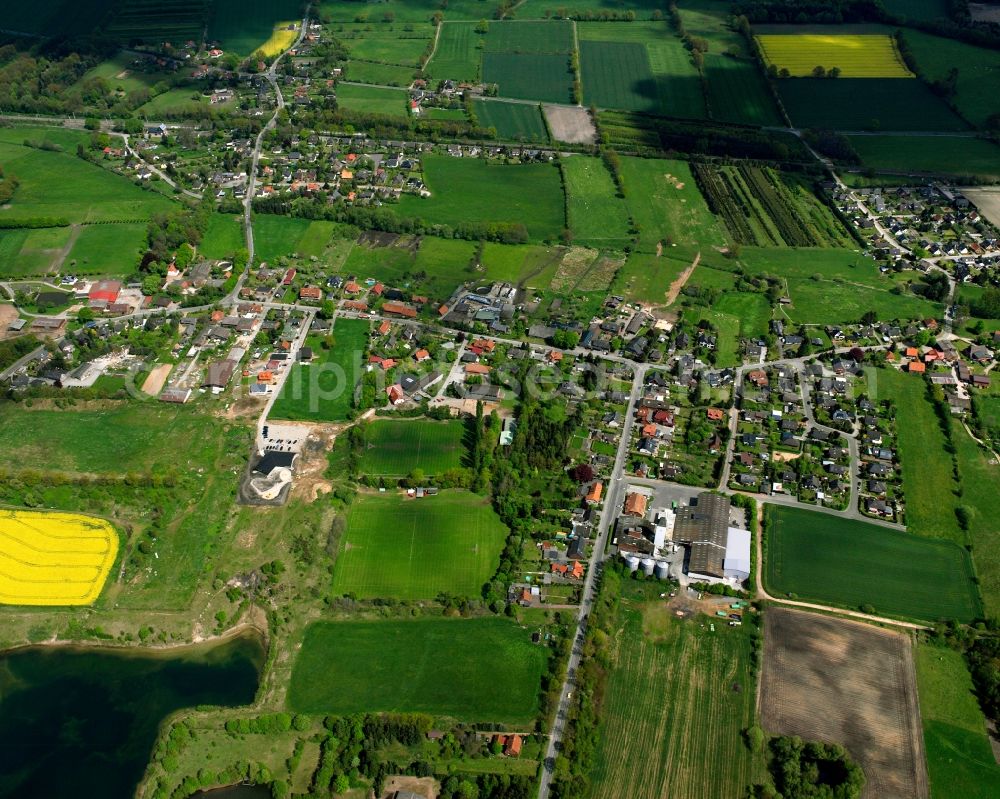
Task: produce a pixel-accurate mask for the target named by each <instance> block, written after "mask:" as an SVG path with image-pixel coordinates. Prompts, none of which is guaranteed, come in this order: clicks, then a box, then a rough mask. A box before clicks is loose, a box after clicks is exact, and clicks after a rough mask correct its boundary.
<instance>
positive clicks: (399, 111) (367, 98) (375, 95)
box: [337, 83, 409, 117]
mask: <svg viewBox="0 0 1000 799" xmlns="http://www.w3.org/2000/svg"><path fill="white" fill-rule="evenodd" d="M408 101H409V95H408V94H407V93H406V91H405V90H404V89H393V88H389V87H383V86H355V85H353V84H350V83H340V84H338V85H337V105H338V106H339V107H341V108H343V109H345V110H347V111H357V112H359V113H364V114H384V115H385V116H390V117H407V116H409V110H408Z"/></svg>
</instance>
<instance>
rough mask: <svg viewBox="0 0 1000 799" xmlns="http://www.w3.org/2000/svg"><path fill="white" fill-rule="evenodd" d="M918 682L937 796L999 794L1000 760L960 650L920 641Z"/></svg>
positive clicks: (961, 798)
mask: <svg viewBox="0 0 1000 799" xmlns="http://www.w3.org/2000/svg"><path fill="white" fill-rule="evenodd" d="M916 660H917V686H918V692H919V694H920V719H921V721H922V722H923V727H924V747H925V749H926V752H927V775H928V777H929V779H930V783H931V791H932V792H933V796H934V799H987V798H988V797H995V796H996V786H997V785H1000V766H998V765H997V762H996V759H995V758H994V757H993V751H992V749H991V748H990V739H989V737H988V733H987V732H986V719H985V718H983V711H982V710H981V709H980V707H979V702H978V701H976V695H975V691H974V689H973V686H972V678H971V677H970V675H969V669H968V667H967V666H966V665H965V659H964V658H963V657H962V653H961V652H957V651H955V650H954V649H946V648H942V647H936V646H932V645H930V644H918V645H917V648H916Z"/></svg>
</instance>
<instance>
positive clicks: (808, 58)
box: [757, 33, 913, 78]
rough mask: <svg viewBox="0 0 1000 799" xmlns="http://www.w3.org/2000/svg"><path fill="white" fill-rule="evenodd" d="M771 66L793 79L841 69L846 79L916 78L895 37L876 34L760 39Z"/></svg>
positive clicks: (765, 36) (763, 36)
mask: <svg viewBox="0 0 1000 799" xmlns="http://www.w3.org/2000/svg"><path fill="white" fill-rule="evenodd" d="M757 41H758V42H760V46H761V50H762V51H763V54H764V60H765V61H766V62H767V64H768V66H770V65H771V64H774V65H775V66H776V67H777V68H778V69H787V70H788V72H789V73H790V74H791V76H792V77H793V78H805V77H809V76H810V75H812V72H813V70H814V69H815V68H816V67H823V69H825V70H830V69H831V68H832V67H839V68H840V77H842V78H912V77H913V73H912V72H910V70H908V69H907V68H906V64H904V63H903V58H902V56H900V54H899V51H898V50H897V49H896V43H895V41H893V38H892V37H891V36H885V35H872V34H818V33H781V34H761V35H759V36H757Z"/></svg>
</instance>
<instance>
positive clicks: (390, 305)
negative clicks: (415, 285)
mask: <svg viewBox="0 0 1000 799" xmlns="http://www.w3.org/2000/svg"><path fill="white" fill-rule="evenodd" d="M382 313H389V314H395V315H396V316H405V317H407V318H409V319H414V318H416V316H417V309H416V308H413V307H411V306H409V305H404V304H403V303H401V302H387V303H386V304H385V305H383V306H382Z"/></svg>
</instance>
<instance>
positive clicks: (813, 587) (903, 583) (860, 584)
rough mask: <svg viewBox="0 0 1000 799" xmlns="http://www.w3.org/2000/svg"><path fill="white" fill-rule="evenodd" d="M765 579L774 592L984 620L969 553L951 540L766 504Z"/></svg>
mask: <svg viewBox="0 0 1000 799" xmlns="http://www.w3.org/2000/svg"><path fill="white" fill-rule="evenodd" d="M765 518H766V522H767V532H766V536H767V539H766V544H767V548H766V551H765V555H764V560H765V570H764V576H765V580H766V585H767V589H768V591H770V592H771V593H773V594H782V595H784V594H795V595H796V596H797V597H798V598H799V599H804V600H811V601H816V602H825V603H829V604H833V605H842V606H846V607H850V608H855V609H856V608H858V607H859V606H862V605H870V606H872V607H874V608H875V611H876V612H877V613H883V614H887V615H890V616H904V617H907V618H914V619H923V620H925V621H937V620H938V619H958V620H959V621H962V622H968V621H971V620H972V619H974V618H977V617H979V616H981V615H982V603H981V601H980V599H979V592H978V590H977V589H976V586H975V584H974V583H973V582H972V578H973V574H972V563H971V560H970V558H969V555H968V553H967V552H966V551H965V550H964V549H962V548H961V547H960V546H958V545H957V544H954V543H952V542H950V541H933V540H929V539H927V538H922V537H921V536H917V535H913V534H912V533H904V532H898V531H896V530H890V529H888V528H885V527H879V526H876V525H872V524H868V523H866V522H860V521H853V520H850V519H843V518H838V517H835V516H831V515H830V514H826V513H817V512H816V511H810V510H804V509H800V508H786V507H782V506H776V505H768V506H767V510H766V516H765Z"/></svg>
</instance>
